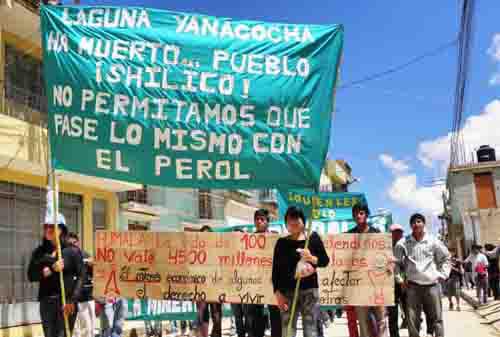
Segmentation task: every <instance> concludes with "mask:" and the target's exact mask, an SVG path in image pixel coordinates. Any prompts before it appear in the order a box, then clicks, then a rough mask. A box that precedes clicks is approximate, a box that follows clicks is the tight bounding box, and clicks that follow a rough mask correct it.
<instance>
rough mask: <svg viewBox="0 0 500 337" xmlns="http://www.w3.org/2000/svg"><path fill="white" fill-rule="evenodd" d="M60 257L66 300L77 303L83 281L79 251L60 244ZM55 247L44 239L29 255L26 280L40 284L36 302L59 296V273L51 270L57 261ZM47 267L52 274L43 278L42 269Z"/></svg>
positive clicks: (83, 275)
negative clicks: (62, 264)
mask: <svg viewBox="0 0 500 337" xmlns="http://www.w3.org/2000/svg"><path fill="white" fill-rule="evenodd" d="M61 250H62V256H63V259H64V270H63V278H64V289H65V292H66V300H67V301H68V302H72V303H77V302H78V299H79V297H80V295H81V291H82V285H83V281H84V279H85V268H84V264H83V258H82V254H81V252H80V250H79V249H78V248H77V247H74V246H67V245H65V244H64V243H62V242H61ZM55 251H56V247H55V246H54V245H53V244H52V242H50V241H48V240H46V239H44V240H43V242H42V244H41V245H40V246H38V247H37V248H36V249H35V250H34V251H33V254H32V255H31V260H30V264H29V267H28V280H29V281H30V282H38V283H40V287H39V291H38V300H39V301H40V300H42V299H44V298H47V297H55V296H61V286H60V281H59V273H58V272H55V271H54V270H53V269H52V265H53V264H54V263H55V262H56V261H57V258H56V254H54V252H55ZM45 267H48V268H49V269H50V271H51V272H52V274H51V275H50V276H48V277H44V276H43V269H44V268H45Z"/></svg>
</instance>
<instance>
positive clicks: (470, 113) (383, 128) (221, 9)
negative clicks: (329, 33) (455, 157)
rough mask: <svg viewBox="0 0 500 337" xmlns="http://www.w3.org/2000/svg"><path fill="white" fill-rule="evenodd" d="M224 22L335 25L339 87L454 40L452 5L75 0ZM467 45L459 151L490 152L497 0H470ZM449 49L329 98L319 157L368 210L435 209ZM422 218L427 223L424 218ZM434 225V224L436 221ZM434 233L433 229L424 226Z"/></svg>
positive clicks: (498, 59) (452, 61)
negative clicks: (340, 41) (349, 175)
mask: <svg viewBox="0 0 500 337" xmlns="http://www.w3.org/2000/svg"><path fill="white" fill-rule="evenodd" d="M81 2H82V4H101V5H131V6H132V5H133V6H144V7H154V8H162V9H168V10H172V11H183V12H192V13H201V14H207V15H213V16H224V17H231V18H234V19H251V20H259V21H272V22H286V23H302V24H343V25H344V29H345V41H344V55H343V63H342V65H341V70H340V71H341V75H340V76H341V77H340V83H339V85H340V86H342V84H343V83H347V82H350V81H353V80H358V79H362V78H365V77H367V76H369V75H372V74H375V73H378V72H381V71H385V70H388V69H390V68H393V67H395V66H398V65H400V64H404V63H406V62H407V61H409V60H410V59H412V58H414V57H416V56H418V55H421V54H424V53H427V52H429V51H432V50H434V49H436V48H437V47H439V46H441V45H444V44H446V43H448V42H450V41H452V40H454V39H455V38H456V37H457V34H458V27H459V15H460V7H459V6H460V4H461V2H462V1H460V0H455V1H451V0H448V1H435V0H421V1H366V0H365V1H360V0H349V1H336V0H331V1H324V0H322V1H313V0H309V1H307V2H306V1H296V0H293V1H292V0H287V1H282V0H273V1H269V0H253V1H234V0H233V1H229V0H224V1H217V0H210V1H201V0H183V1H158V0H120V1H117V0H100V1H93V0H88V1H86V0H82V1H81ZM476 3H477V8H476V12H475V17H474V22H475V25H474V41H473V48H472V54H471V55H472V60H471V64H470V74H469V75H470V77H469V86H468V94H467V100H466V104H465V111H464V125H463V134H464V138H465V142H466V144H467V147H468V148H467V153H472V151H473V150H474V149H476V148H477V147H479V145H482V144H490V145H492V146H495V147H497V148H498V150H500V132H498V131H497V130H498V127H499V126H500V97H499V89H500V26H499V25H498V15H499V14H500V1H476ZM456 60H457V49H456V48H448V49H446V50H444V51H443V52H441V53H440V54H439V55H436V56H433V57H428V58H425V59H423V60H422V61H420V62H418V63H417V64H413V65H411V66H409V67H406V68H404V69H403V70H401V71H399V72H396V73H392V74H390V75H388V76H386V77H383V78H380V79H377V80H373V81H367V82H364V83H362V84H361V85H359V86H357V87H351V88H345V89H342V90H339V91H338V92H337V98H336V103H337V106H336V111H335V116H334V121H333V127H332V131H331V142H330V143H331V144H330V151H329V157H330V158H333V159H344V160H346V161H347V162H348V163H349V164H350V165H351V167H352V169H353V175H354V176H355V177H356V178H358V179H359V182H356V183H354V184H353V185H352V186H351V187H350V189H351V190H352V191H362V192H365V193H366V195H367V198H368V202H369V206H370V208H371V209H372V211H376V210H377V209H378V208H385V209H388V210H391V211H392V212H393V215H394V220H395V221H396V222H398V223H401V224H403V225H405V226H408V219H409V216H410V215H411V214H412V213H414V212H417V211H418V212H422V213H424V214H426V215H428V216H430V217H431V218H433V219H434V220H433V221H434V222H437V219H436V218H435V217H433V215H436V214H438V213H440V212H442V199H441V194H442V191H443V188H444V186H443V185H442V184H441V185H433V183H432V181H433V180H435V179H441V178H445V177H446V167H447V163H448V160H449V141H448V139H449V135H448V132H449V130H450V129H451V125H452V114H453V101H454V91H455V76H456V68H457V62H456ZM431 222H432V221H431ZM436 225H437V223H436ZM434 229H435V228H434Z"/></svg>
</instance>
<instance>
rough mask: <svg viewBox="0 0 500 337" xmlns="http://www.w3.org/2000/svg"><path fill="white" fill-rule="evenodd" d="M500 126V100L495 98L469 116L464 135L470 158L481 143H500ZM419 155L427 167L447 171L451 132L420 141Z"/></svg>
mask: <svg viewBox="0 0 500 337" xmlns="http://www.w3.org/2000/svg"><path fill="white" fill-rule="evenodd" d="M499 126H500V100H493V101H492V102H490V103H489V104H487V105H486V106H485V108H484V111H483V112H481V113H480V114H479V115H475V116H470V117H469V118H467V120H466V121H465V123H464V126H463V128H462V135H463V140H464V146H465V154H466V155H467V159H468V160H470V159H471V156H474V155H475V154H474V153H473V152H474V150H476V149H477V148H478V147H479V146H480V145H485V144H488V145H491V146H493V147H498V146H499V145H500V132H498V127H499ZM417 157H418V159H419V160H420V161H421V162H422V164H423V165H424V166H425V167H427V168H439V169H440V170H441V173H444V172H446V167H447V166H448V163H449V159H450V158H449V157H450V134H449V133H448V134H447V135H446V136H441V137H437V138H435V139H431V140H427V141H424V142H422V143H420V144H419V147H418V154H417ZM443 168H444V170H445V171H444V172H443Z"/></svg>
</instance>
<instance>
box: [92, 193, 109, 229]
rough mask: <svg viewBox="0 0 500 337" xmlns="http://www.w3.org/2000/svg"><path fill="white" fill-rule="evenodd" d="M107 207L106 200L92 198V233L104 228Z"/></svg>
mask: <svg viewBox="0 0 500 337" xmlns="http://www.w3.org/2000/svg"><path fill="white" fill-rule="evenodd" d="M107 208H108V204H107V201H106V200H103V199H93V200H92V223H93V224H94V233H95V231H97V230H106V228H107V226H106V214H107Z"/></svg>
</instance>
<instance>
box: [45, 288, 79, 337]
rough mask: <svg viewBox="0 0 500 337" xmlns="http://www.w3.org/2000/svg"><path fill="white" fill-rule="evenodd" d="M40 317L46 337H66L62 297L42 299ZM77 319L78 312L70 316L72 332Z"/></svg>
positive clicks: (69, 321)
mask: <svg viewBox="0 0 500 337" xmlns="http://www.w3.org/2000/svg"><path fill="white" fill-rule="evenodd" d="M75 309H76V308H75ZM75 311H76V310H75ZM40 318H41V319H42V327H43V334H44V335H45V337H65V335H66V333H65V331H64V330H65V329H64V315H63V310H62V302H61V298H60V297H58V296H55V297H47V298H43V299H41V300H40ZM75 321H76V312H75V313H74V314H73V315H71V316H69V317H68V323H69V329H70V333H73V328H74V327H75ZM66 337H68V336H66ZM69 337H71V336H69Z"/></svg>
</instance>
